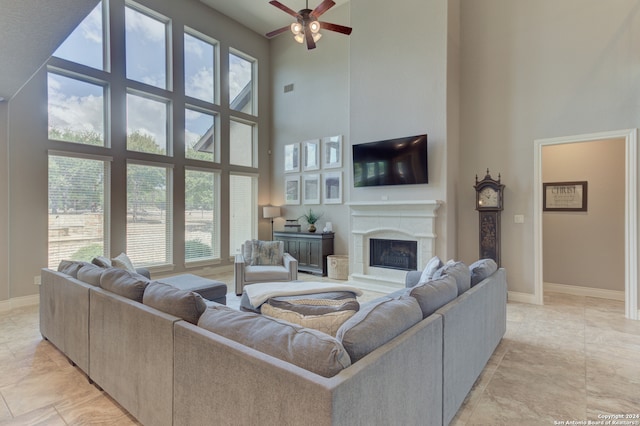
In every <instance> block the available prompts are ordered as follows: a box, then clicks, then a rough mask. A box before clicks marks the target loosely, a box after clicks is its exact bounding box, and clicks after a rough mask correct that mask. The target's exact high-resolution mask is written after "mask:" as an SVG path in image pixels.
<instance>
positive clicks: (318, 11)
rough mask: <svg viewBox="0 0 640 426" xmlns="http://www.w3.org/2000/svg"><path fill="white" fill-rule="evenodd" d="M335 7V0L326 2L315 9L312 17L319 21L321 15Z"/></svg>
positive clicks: (326, 0)
mask: <svg viewBox="0 0 640 426" xmlns="http://www.w3.org/2000/svg"><path fill="white" fill-rule="evenodd" d="M335 5H336V2H334V1H333V0H324V1H323V2H322V3H320V4H319V5H318V6H317V7H316V8H315V9H313V12H311V14H310V15H311V16H313V17H314V18H316V19H318V18H319V17H320V15H322V14H323V13H325V12H326V11H327V10H329V9H331V8H332V7H333V6H335Z"/></svg>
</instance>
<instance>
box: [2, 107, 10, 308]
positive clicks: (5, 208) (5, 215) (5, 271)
mask: <svg viewBox="0 0 640 426" xmlns="http://www.w3.org/2000/svg"><path fill="white" fill-rule="evenodd" d="M8 121H9V108H8V103H7V102H4V101H0V301H2V300H7V299H9V244H8V241H9V161H8V155H7V151H8V138H9V126H8Z"/></svg>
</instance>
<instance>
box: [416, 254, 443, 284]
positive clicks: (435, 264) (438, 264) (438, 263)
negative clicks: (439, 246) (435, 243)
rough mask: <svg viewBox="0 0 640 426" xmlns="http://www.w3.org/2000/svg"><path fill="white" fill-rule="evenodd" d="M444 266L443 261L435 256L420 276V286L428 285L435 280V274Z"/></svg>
mask: <svg viewBox="0 0 640 426" xmlns="http://www.w3.org/2000/svg"><path fill="white" fill-rule="evenodd" d="M443 266H444V265H443V264H442V260H440V258H439V257H438V256H433V257H432V258H431V259H430V260H429V261H428V262H427V266H425V268H424V270H423V271H422V275H420V279H419V280H418V284H423V283H426V282H427V281H431V280H432V279H433V274H435V273H436V271H437V270H438V269H440V268H442V267H443Z"/></svg>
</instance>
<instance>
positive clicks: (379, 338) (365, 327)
mask: <svg viewBox="0 0 640 426" xmlns="http://www.w3.org/2000/svg"><path fill="white" fill-rule="evenodd" d="M421 320H422V311H421V310H420V305H418V302H417V301H416V299H414V298H413V297H407V296H401V297H398V298H395V299H392V298H390V297H382V298H380V299H376V300H374V301H371V302H369V303H367V304H364V305H362V306H361V307H360V311H358V312H357V313H356V314H355V315H354V316H352V317H351V318H349V319H348V320H347V321H346V322H345V323H344V324H342V326H341V327H340V329H339V330H338V332H337V333H336V339H338V340H339V341H340V342H342V345H343V346H344V348H345V349H346V350H347V352H348V353H349V356H350V357H351V362H356V361H358V360H360V359H362V358H363V357H364V356H365V355H367V354H368V353H370V352H371V351H373V350H375V349H376V348H378V347H380V346H382V345H384V344H385V343H387V342H388V341H390V340H391V339H393V338H394V337H396V336H398V335H399V334H401V333H402V332H404V331H405V330H407V329H409V328H411V327H412V326H414V325H415V324H417V323H418V322H420V321H421Z"/></svg>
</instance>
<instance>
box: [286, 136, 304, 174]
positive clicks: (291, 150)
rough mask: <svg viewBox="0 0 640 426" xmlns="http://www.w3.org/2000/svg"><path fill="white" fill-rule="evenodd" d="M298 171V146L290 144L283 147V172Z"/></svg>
mask: <svg viewBox="0 0 640 426" xmlns="http://www.w3.org/2000/svg"><path fill="white" fill-rule="evenodd" d="M299 171H300V144H299V143H292V144H289V145H285V146H284V172H285V173H294V172H299Z"/></svg>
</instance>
